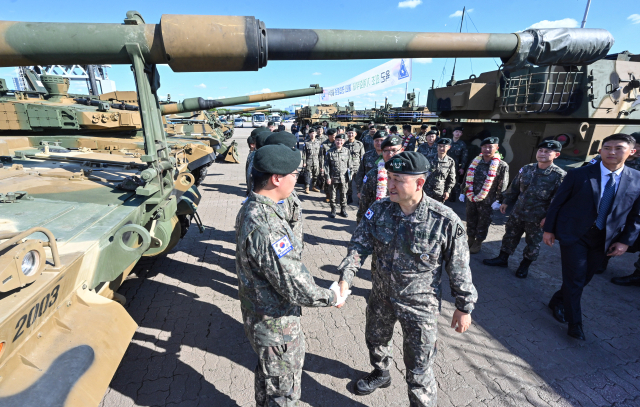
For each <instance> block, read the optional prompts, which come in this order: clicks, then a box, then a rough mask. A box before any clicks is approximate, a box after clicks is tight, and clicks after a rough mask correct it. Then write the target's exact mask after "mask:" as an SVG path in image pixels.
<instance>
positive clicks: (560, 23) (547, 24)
mask: <svg viewBox="0 0 640 407" xmlns="http://www.w3.org/2000/svg"><path fill="white" fill-rule="evenodd" d="M577 26H578V22H577V21H576V20H574V19H573V18H563V19H562V20H554V21H549V20H542V21H540V22H538V23H535V24H533V25H531V26H529V27H528V28H575V27H577Z"/></svg>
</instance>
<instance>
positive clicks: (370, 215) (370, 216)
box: [364, 209, 373, 220]
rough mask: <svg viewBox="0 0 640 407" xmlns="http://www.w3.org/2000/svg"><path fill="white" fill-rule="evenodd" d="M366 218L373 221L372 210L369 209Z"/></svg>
mask: <svg viewBox="0 0 640 407" xmlns="http://www.w3.org/2000/svg"><path fill="white" fill-rule="evenodd" d="M364 217H365V218H367V219H369V220H371V218H372V217H373V211H372V210H371V209H367V212H366V213H365V214H364Z"/></svg>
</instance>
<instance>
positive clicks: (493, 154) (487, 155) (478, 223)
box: [449, 137, 509, 254]
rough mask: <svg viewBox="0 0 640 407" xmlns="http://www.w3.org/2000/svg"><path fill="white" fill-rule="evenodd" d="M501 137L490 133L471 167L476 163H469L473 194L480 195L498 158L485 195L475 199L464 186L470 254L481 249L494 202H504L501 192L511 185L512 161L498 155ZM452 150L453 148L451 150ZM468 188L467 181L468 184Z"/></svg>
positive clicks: (489, 223)
mask: <svg viewBox="0 0 640 407" xmlns="http://www.w3.org/2000/svg"><path fill="white" fill-rule="evenodd" d="M498 141H499V140H498V138H497V137H487V138H485V139H484V140H482V143H481V144H480V148H481V150H482V153H481V155H480V156H478V157H480V162H479V163H478V166H477V167H476V168H475V171H472V169H473V166H470V167H469V170H468V172H467V176H469V174H473V191H472V193H473V195H474V196H476V197H477V196H478V195H481V193H482V191H483V190H484V187H485V186H484V182H485V180H486V179H487V177H489V168H490V167H491V163H492V161H493V160H494V159H496V160H498V164H497V169H496V176H495V178H494V180H493V182H492V183H491V186H490V187H489V191H488V193H487V195H486V197H485V198H483V199H481V200H480V199H478V200H476V199H475V198H474V201H472V200H470V199H469V197H468V196H466V194H465V192H466V189H465V190H463V194H465V196H464V200H465V202H466V203H467V208H466V209H467V235H468V237H469V252H470V253H471V254H476V253H479V252H480V250H482V242H484V240H485V239H486V238H487V233H488V232H489V225H491V216H492V213H493V208H492V205H493V206H495V205H497V204H496V202H498V203H499V202H502V194H503V192H504V191H506V190H507V187H508V186H509V165H508V164H507V163H506V162H504V161H502V160H501V159H500V158H499V156H498V154H497V153H498ZM449 151H451V150H449ZM465 188H466V184H465Z"/></svg>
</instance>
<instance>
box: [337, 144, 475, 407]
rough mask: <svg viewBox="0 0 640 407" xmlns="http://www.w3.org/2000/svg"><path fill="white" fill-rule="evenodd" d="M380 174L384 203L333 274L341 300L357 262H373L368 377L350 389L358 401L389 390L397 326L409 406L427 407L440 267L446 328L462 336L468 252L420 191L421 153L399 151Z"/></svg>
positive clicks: (471, 294) (470, 299) (441, 210)
mask: <svg viewBox="0 0 640 407" xmlns="http://www.w3.org/2000/svg"><path fill="white" fill-rule="evenodd" d="M385 167H386V168H387V171H388V173H389V192H390V197H389V198H385V199H382V200H379V201H376V202H375V203H374V204H373V205H372V206H371V207H370V208H369V209H368V211H367V213H366V214H365V216H364V218H363V219H362V222H360V224H359V225H358V227H357V228H356V230H355V232H354V234H353V236H352V238H351V242H350V244H349V249H348V252H347V256H346V257H345V259H344V260H343V261H342V263H341V264H340V266H339V267H338V269H339V271H340V272H341V277H340V283H339V285H340V289H341V293H345V291H346V290H347V289H348V287H349V286H350V285H351V282H352V280H353V277H354V275H355V273H356V272H357V271H358V269H359V268H360V265H361V259H363V258H365V257H366V256H368V255H370V254H375V255H376V263H377V266H376V270H377V271H376V272H375V273H374V274H372V289H371V294H370V296H369V299H368V301H367V311H366V326H365V343H366V345H367V348H368V349H369V359H370V361H371V364H372V365H373V367H374V370H373V372H371V373H370V374H368V375H367V376H366V377H364V378H362V379H360V380H359V381H358V382H357V383H356V386H355V391H356V394H360V395H364V394H370V393H372V392H373V391H375V390H376V389H377V388H383V387H388V386H390V385H391V377H390V375H389V367H390V366H391V365H392V363H393V362H392V349H393V345H392V338H393V331H394V326H395V324H396V322H397V321H400V325H401V327H402V333H403V348H404V363H405V366H406V381H407V384H408V392H409V402H410V406H412V407H435V406H436V404H437V403H436V397H437V383H436V380H435V377H434V375H433V369H432V366H433V362H434V359H435V354H436V334H437V318H438V314H439V312H440V302H441V292H440V282H441V276H442V264H443V263H444V265H445V267H444V268H445V270H446V272H447V274H448V275H449V281H450V287H451V294H452V295H453V296H454V298H455V305H456V311H455V312H454V314H453V321H452V324H451V326H452V327H456V331H458V332H464V331H465V330H466V329H467V328H468V327H469V325H470V324H471V315H470V313H471V311H472V310H473V307H474V304H475V302H476V301H477V297H478V295H477V292H476V289H475V287H474V286H473V283H472V281H471V270H470V269H469V249H468V247H467V244H466V241H465V238H464V235H465V232H464V226H463V225H462V221H461V220H460V218H458V216H457V215H456V214H455V213H454V212H453V211H452V210H451V209H449V208H447V207H446V206H444V205H443V204H441V203H438V202H434V201H433V200H431V199H427V198H426V196H425V195H424V193H423V192H422V188H423V185H424V181H425V176H424V174H425V172H426V171H427V167H428V162H427V159H426V158H424V156H423V155H422V154H419V153H417V152H402V153H400V154H398V155H396V156H395V157H393V158H392V159H391V160H389V161H387V163H386V164H385Z"/></svg>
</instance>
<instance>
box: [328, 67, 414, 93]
mask: <svg viewBox="0 0 640 407" xmlns="http://www.w3.org/2000/svg"><path fill="white" fill-rule="evenodd" d="M411 70H412V68H411V59H410V58H409V59H392V60H391V61H389V62H385V63H384V64H382V65H380V66H378V67H376V68H373V69H370V70H368V71H367V72H365V73H362V74H360V75H358V76H356V77H355V78H351V79H349V80H348V81H345V82H342V83H341V84H339V85H336V86H331V87H326V88H324V92H323V93H322V96H321V97H320V99H321V100H322V101H323V102H326V101H330V100H336V99H343V98H348V97H351V96H356V95H361V94H363V93H369V92H373V91H376V90H380V89H385V88H390V87H391V86H396V85H400V84H402V83H405V82H409V81H410V80H411Z"/></svg>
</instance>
